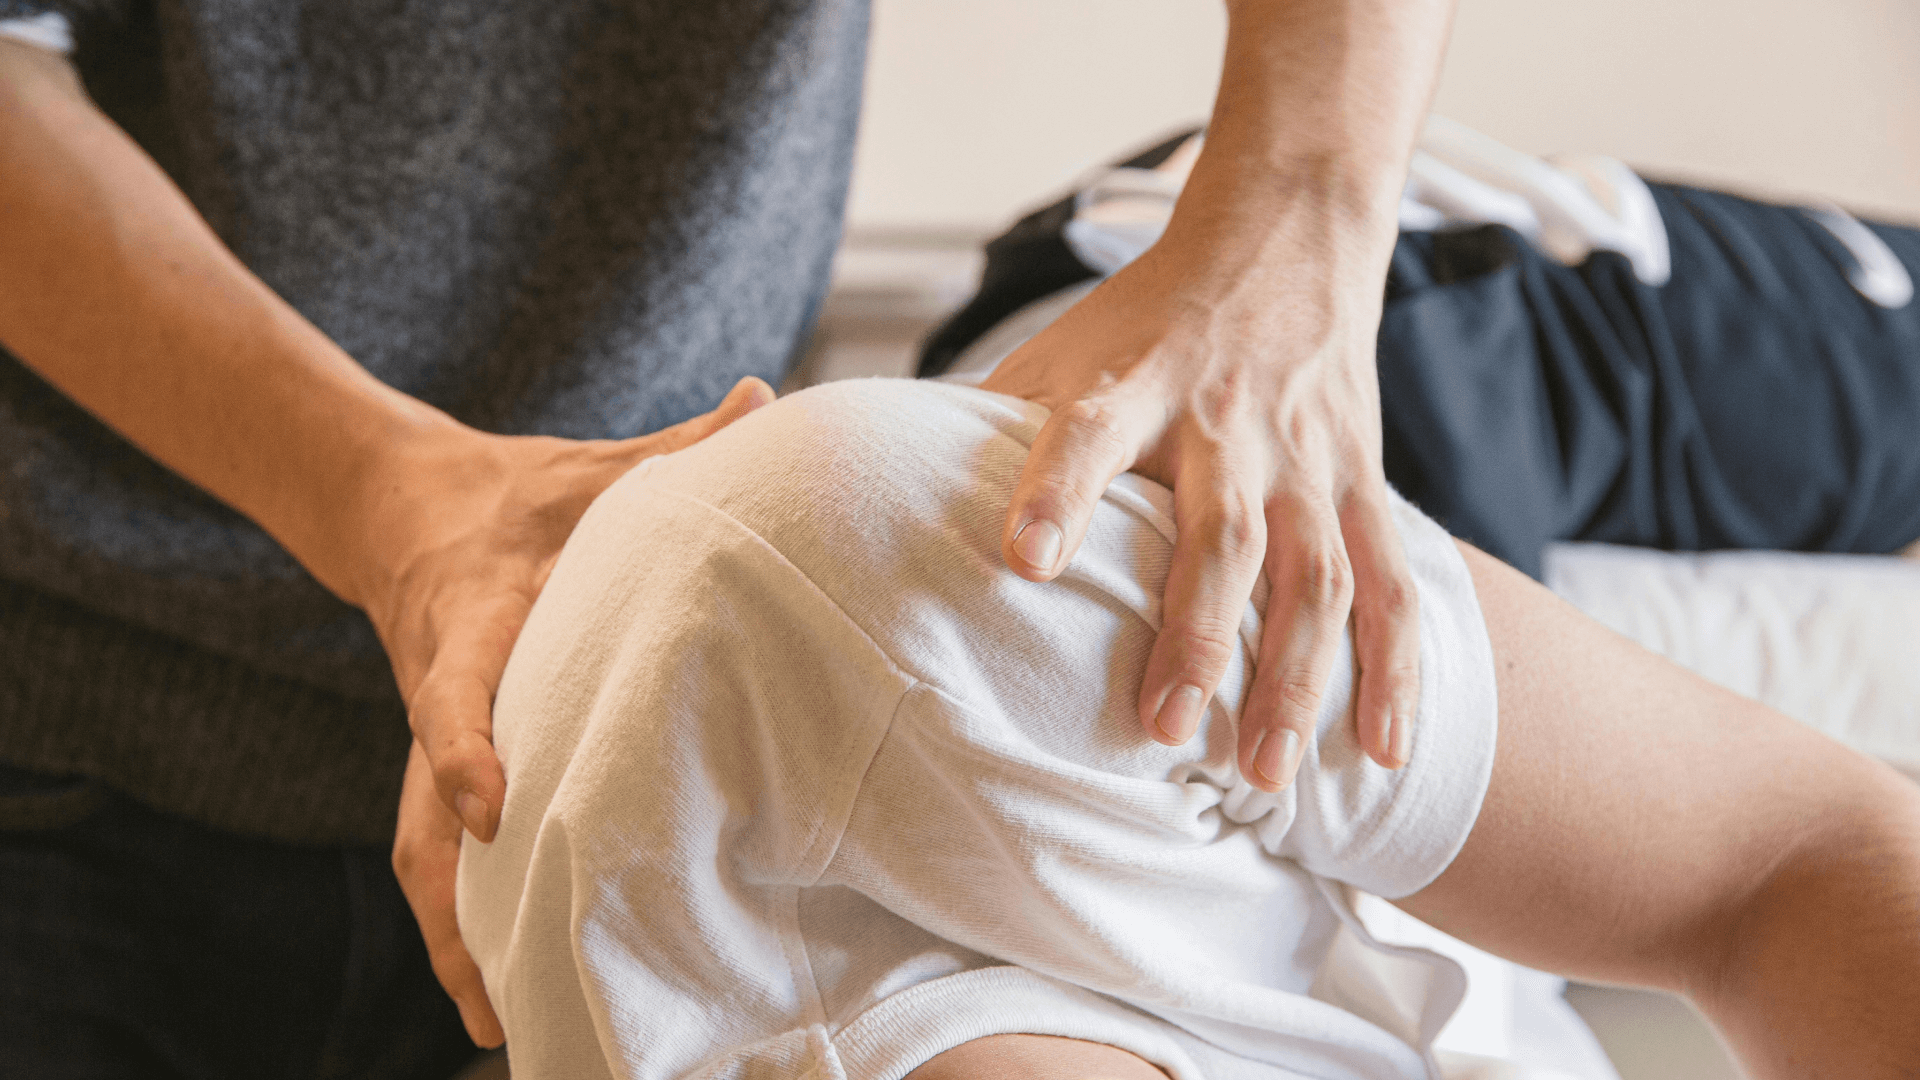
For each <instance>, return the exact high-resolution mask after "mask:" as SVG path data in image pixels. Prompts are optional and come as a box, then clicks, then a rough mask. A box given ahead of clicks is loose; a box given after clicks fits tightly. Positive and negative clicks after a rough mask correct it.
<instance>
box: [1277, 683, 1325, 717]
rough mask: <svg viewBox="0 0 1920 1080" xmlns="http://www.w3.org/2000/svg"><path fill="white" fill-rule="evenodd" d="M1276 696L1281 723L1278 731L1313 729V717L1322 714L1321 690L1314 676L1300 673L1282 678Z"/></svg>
mask: <svg viewBox="0 0 1920 1080" xmlns="http://www.w3.org/2000/svg"><path fill="white" fill-rule="evenodd" d="M1276 696H1277V697H1278V698H1279V701H1280V721H1281V722H1280V723H1279V724H1278V725H1276V730H1277V729H1278V728H1287V727H1290V728H1293V729H1294V730H1297V731H1302V732H1304V731H1307V730H1310V729H1311V728H1312V726H1313V717H1315V716H1317V715H1319V713H1320V690H1319V688H1318V687H1317V686H1315V685H1314V680H1313V677H1312V676H1310V675H1308V674H1306V673H1305V672H1300V673H1296V674H1292V675H1288V676H1286V677H1284V678H1282V679H1281V680H1280V686H1279V689H1278V690H1277V692H1276Z"/></svg>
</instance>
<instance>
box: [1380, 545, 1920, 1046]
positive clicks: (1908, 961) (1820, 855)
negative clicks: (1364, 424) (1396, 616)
mask: <svg viewBox="0 0 1920 1080" xmlns="http://www.w3.org/2000/svg"><path fill="white" fill-rule="evenodd" d="M1462 546H1463V548H1465V545H1462ZM1465 550H1466V553H1467V558H1468V562H1469V565H1470V566H1471V567H1472V568H1473V572H1474V581H1475V586H1476V588H1477V589H1478V591H1479V594H1480V602H1481V604H1482V606H1483V607H1484V609H1485V611H1486V615H1487V625H1488V628H1489V631H1490V633H1491V635H1492V638H1493V647H1494V657H1495V662H1496V665H1497V667H1498V677H1499V688H1500V741H1499V749H1498V752H1497V757H1496V759H1495V763H1494V774H1493V781H1492V784H1491V786H1490V788H1489V790H1488V793H1487V798H1486V803H1485V806H1484V807H1483V809H1482V810H1481V813H1480V818H1479V821H1478V822H1477V823H1476V824H1475V826H1474V830H1473V833H1472V835H1471V836H1470V837H1469V838H1468V840H1467V844H1466V847H1465V849H1464V850H1463V851H1462V852H1461V853H1460V856H1459V858H1458V859H1457V860H1456V861H1455V862H1454V864H1453V865H1452V866H1451V867H1450V868H1448V870H1447V871H1446V872H1445V873H1444V874H1442V875H1441V876H1440V878H1439V879H1438V880H1437V881H1435V882H1434V883H1433V884H1432V885H1430V886H1428V887H1427V888H1426V889H1425V890H1423V891H1421V892H1420V893H1417V894H1415V895H1414V896H1412V897H1409V898H1408V899H1407V900H1406V901H1404V902H1403V904H1402V906H1403V907H1405V908H1406V909H1407V910H1408V911H1410V912H1412V913H1413V914H1415V915H1417V916H1419V917H1420V918H1422V919H1425V920H1427V921H1428V922H1431V923H1433V924H1434V925H1435V926H1438V927H1440V928H1441V929H1443V930H1446V931H1447V932H1448V933H1451V934H1454V935H1456V936H1458V937H1461V938H1463V939H1465V940H1467V941H1470V942H1473V943H1474V944H1476V945H1479V946H1481V947H1483V948H1486V949H1489V950H1492V951H1494V952H1498V953H1500V954H1501V955H1504V956H1508V957H1511V958H1513V959H1515V960H1518V961H1520V962H1522V963H1525V964H1530V965H1533V966H1536V967H1541V968H1546V969H1549V970H1554V971H1560V972H1563V973H1566V974H1569V975H1575V976H1579V977H1583V978H1588V979H1595V980H1601V981H1612V982H1623V983H1635V984H1641V985H1651V986H1658V987H1663V988H1666V989H1669V990H1673V991H1676V992H1680V993H1685V994H1687V995H1688V996H1690V997H1691V998H1693V1000H1694V1001H1695V1002H1696V1003H1697V1004H1698V1005H1700V1007H1701V1008H1702V1010H1703V1011H1705V1012H1706V1013H1707V1015H1708V1016H1709V1017H1711V1018H1712V1019H1713V1020H1714V1021H1715V1023H1716V1024H1718V1025H1719V1026H1720V1028H1721V1029H1722V1031H1723V1033H1725V1034H1726V1035H1727V1037H1728V1038H1729V1039H1730V1040H1731V1041H1732V1043H1733V1045H1734V1047H1735V1049H1736V1051H1737V1052H1738V1053H1739V1054H1740V1055H1741V1058H1742V1060H1743V1062H1744V1063H1745V1064H1746V1066H1747V1067H1748V1068H1749V1069H1750V1070H1751V1071H1752V1072H1753V1074H1754V1075H1755V1076H1756V1077H1781V1078H1786V1077H1794V1078H1798V1080H1804V1078H1808V1077H1836V1078H1838V1077H1849V1078H1862V1080H1865V1078H1872V1077H1896V1076H1903V1077H1904V1076H1913V1075H1914V1071H1913V1070H1914V1069H1915V1067H1916V1063H1920V1023H1916V1022H1915V1018H1916V1017H1920V788H1916V787H1915V785H1913V784H1912V783H1911V782H1909V781H1907V780H1906V779H1904V778H1903V777H1901V776H1899V775H1898V774H1897V773H1895V772H1893V771H1892V770H1891V769H1888V768H1886V767H1885V766H1882V765H1880V764H1878V763H1877V762H1873V761H1870V760H1868V759H1866V758H1864V757H1862V756H1860V755H1858V754H1855V753H1853V752H1852V751H1850V750H1847V749H1846V748H1844V747H1842V746H1840V745H1839V744H1837V743H1835V742H1833V741H1831V740H1829V739H1827V738H1826V737H1825V736H1822V735H1820V734H1818V733H1816V732H1813V731H1811V730H1810V729H1807V728H1805V727H1803V726H1802V725H1799V724H1796V723H1794V722H1793V721H1791V720H1788V719H1787V718H1785V717H1782V716H1780V715H1778V714H1777V713H1773V712H1771V711H1769V710H1768V709H1766V708H1765V707H1763V706H1761V705H1759V704H1757V703H1755V702H1752V701H1748V700H1746V699H1744V698H1741V697H1738V696H1736V695H1734V694H1732V693H1729V692H1727V691H1724V690H1721V689H1719V688H1718V687H1715V686H1712V685H1711V684H1709V683H1706V682H1705V681H1703V680H1701V679H1698V678H1696V677H1695V676H1693V675H1691V674H1689V673H1687V672H1685V671H1682V670H1680V669H1679V668H1677V667H1674V666H1673V665H1671V664H1668V663H1666V662H1665V661H1663V660H1660V659H1659V658H1657V657H1655V656H1653V655H1652V654H1650V653H1648V652H1646V651H1644V650H1642V649H1641V648H1639V647H1638V646H1636V645H1634V644H1632V643H1630V642H1628V641H1626V640H1625V639H1623V638H1620V637H1617V636H1615V635H1614V634H1612V633H1610V632H1608V631H1606V630H1605V629H1603V628H1601V627H1600V626H1598V625H1597V624H1595V623H1593V622H1591V621H1590V620H1588V619H1586V618H1584V617H1582V616H1581V615H1579V614H1578V613H1577V612H1575V611H1574V610H1573V609H1572V608H1571V607H1568V606H1567V605H1566V604H1564V603H1562V602H1561V601H1559V600H1558V599H1556V598H1554V597H1553V596H1552V595H1551V594H1549V593H1547V591H1546V590H1545V589H1542V588H1541V587H1540V586H1538V585H1536V584H1534V583H1533V582H1531V581H1529V580H1527V579H1526V578H1524V577H1522V576H1521V575H1520V574H1518V573H1516V572H1515V571H1513V570H1512V569H1510V568H1508V567H1506V566H1504V565H1502V564H1500V563H1498V562H1497V561H1495V560H1493V559H1492V558H1490V557H1488V556H1486V555H1483V554H1481V553H1480V552H1478V551H1474V550H1472V549H1470V548H1469V549H1465Z"/></svg>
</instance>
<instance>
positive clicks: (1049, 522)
mask: <svg viewBox="0 0 1920 1080" xmlns="http://www.w3.org/2000/svg"><path fill="white" fill-rule="evenodd" d="M1165 422H1166V421H1165V408H1164V406H1160V405H1156V404H1155V403H1154V402H1153V401H1152V400H1151V399H1150V398H1149V397H1148V396H1147V395H1144V394H1139V393H1130V392H1128V391H1126V390H1124V389H1122V388H1120V387H1118V386H1109V387H1104V388H1101V389H1099V390H1095V391H1093V392H1090V393H1087V394H1085V395H1082V396H1081V397H1079V398H1076V399H1074V400H1073V401H1071V402H1069V403H1067V404H1066V405H1063V406H1061V407H1060V408H1058V409H1056V410H1054V413H1053V415H1052V416H1049V417H1048V418H1047V422H1046V423H1045V424H1043V425H1041V427H1040V434H1039V435H1038V436H1036V437H1035V438H1034V440H1033V449H1032V450H1031V452H1029V453H1028V455H1027V464H1026V466H1025V467H1024V468H1023V469H1021V470H1020V483H1019V485H1018V486H1017V487H1015V488H1014V490H1013V498H1012V499H1011V500H1009V502H1008V504H1007V521H1006V527H1005V529H1004V531H1003V532H1002V535H1001V540H1000V549H1001V557H1002V558H1004V559H1006V561H1007V567H1008V568H1009V569H1011V570H1012V571H1013V572H1014V573H1016V574H1019V575H1020V576H1021V577H1023V578H1026V579H1027V580H1028V581H1051V580H1053V578H1054V577H1055V576H1056V575H1058V574H1059V573H1060V571H1062V570H1064V569H1066V565H1067V563H1068V562H1069V561H1071V560H1072V558H1073V553H1074V552H1076V551H1078V550H1079V549H1080V541H1081V540H1083V539H1085V537H1086V535H1087V524H1088V523H1089V522H1090V521H1091V520H1092V519H1093V508H1094V506H1096V505H1097V504H1098V503H1099V502H1100V496H1101V495H1102V494H1103V493H1104V492H1105V491H1106V490H1107V485H1108V484H1111V483H1113V478H1114V477H1116V476H1119V475H1120V474H1121V473H1123V472H1125V471H1127V470H1128V469H1130V468H1132V467H1133V463H1134V461H1135V459H1137V458H1138V457H1139V456H1140V448H1141V447H1142V446H1144V445H1146V442H1147V440H1149V439H1150V438H1153V437H1154V436H1156V435H1158V434H1159V430H1160V428H1161V426H1162V425H1164V424H1165Z"/></svg>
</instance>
